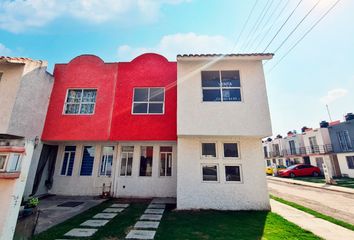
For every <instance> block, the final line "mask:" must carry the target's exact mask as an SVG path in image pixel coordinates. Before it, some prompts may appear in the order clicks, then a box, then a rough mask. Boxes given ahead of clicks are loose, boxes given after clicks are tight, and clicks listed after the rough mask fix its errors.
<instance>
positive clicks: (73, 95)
mask: <svg viewBox="0 0 354 240" xmlns="http://www.w3.org/2000/svg"><path fill="white" fill-rule="evenodd" d="M96 94H97V90H96V89H69V90H68V93H67V97H66V102H65V109H64V113H65V114H93V112H94V110H95V103H96Z"/></svg>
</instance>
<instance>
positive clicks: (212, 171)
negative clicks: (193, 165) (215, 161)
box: [202, 165, 218, 181]
mask: <svg viewBox="0 0 354 240" xmlns="http://www.w3.org/2000/svg"><path fill="white" fill-rule="evenodd" d="M202 171H203V181H218V167H217V166H216V165H203V169H202Z"/></svg>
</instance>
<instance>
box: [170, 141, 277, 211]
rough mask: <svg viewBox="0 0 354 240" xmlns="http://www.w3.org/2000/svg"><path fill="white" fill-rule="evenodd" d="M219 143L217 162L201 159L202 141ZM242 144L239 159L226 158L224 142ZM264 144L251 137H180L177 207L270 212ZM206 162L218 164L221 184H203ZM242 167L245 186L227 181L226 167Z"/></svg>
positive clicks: (215, 160)
mask: <svg viewBox="0 0 354 240" xmlns="http://www.w3.org/2000/svg"><path fill="white" fill-rule="evenodd" d="M203 141H207V142H208V141H213V142H217V156H218V157H217V159H214V160H211V159H210V160H209V159H203V158H201V142H203ZM225 141H226V142H228V141H236V142H239V152H240V158H239V159H232V160H227V159H223V158H222V155H221V154H222V152H221V149H222V148H221V144H222V142H225ZM261 148H262V143H261V139H259V138H251V137H248V138H247V137H230V138H223V137H215V136H214V137H208V138H207V137H205V138H204V137H178V146H177V154H178V163H177V172H178V178H177V208H178V209H194V208H204V209H221V210H223V209H224V210H226V209H227V210H269V209H270V205H269V196H268V189H267V184H266V176H265V173H264V163H263V162H262V161H260V160H261V159H263V154H262V149H261ZM203 163H217V164H218V173H219V174H218V176H219V182H203V181H202V170H201V169H202V168H201V164H203ZM225 164H230V165H240V166H241V173H242V182H241V183H238V182H237V183H230V182H225V173H224V165H225Z"/></svg>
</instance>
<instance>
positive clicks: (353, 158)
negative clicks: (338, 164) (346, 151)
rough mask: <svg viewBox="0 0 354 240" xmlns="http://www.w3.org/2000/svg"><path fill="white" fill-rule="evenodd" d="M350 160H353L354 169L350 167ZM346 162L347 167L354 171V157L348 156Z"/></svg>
mask: <svg viewBox="0 0 354 240" xmlns="http://www.w3.org/2000/svg"><path fill="white" fill-rule="evenodd" d="M349 159H351V161H352V162H353V167H352V168H351V167H350V166H349ZM345 160H346V162H347V167H348V169H350V170H354V156H346V157H345Z"/></svg>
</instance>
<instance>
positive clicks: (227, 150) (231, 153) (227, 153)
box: [224, 143, 238, 158]
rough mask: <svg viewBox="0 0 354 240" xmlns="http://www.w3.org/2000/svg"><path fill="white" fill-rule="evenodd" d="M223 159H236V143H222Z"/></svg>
mask: <svg viewBox="0 0 354 240" xmlns="http://www.w3.org/2000/svg"><path fill="white" fill-rule="evenodd" d="M224 157H225V158H238V149H237V143H224Z"/></svg>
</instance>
